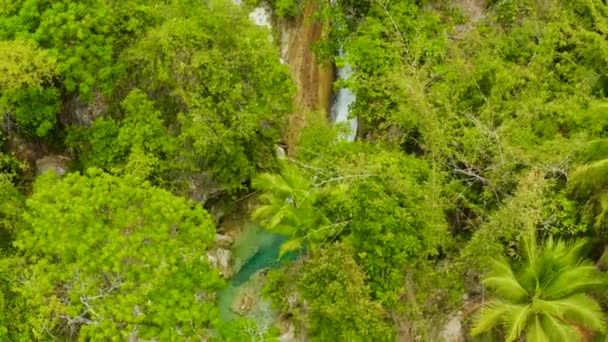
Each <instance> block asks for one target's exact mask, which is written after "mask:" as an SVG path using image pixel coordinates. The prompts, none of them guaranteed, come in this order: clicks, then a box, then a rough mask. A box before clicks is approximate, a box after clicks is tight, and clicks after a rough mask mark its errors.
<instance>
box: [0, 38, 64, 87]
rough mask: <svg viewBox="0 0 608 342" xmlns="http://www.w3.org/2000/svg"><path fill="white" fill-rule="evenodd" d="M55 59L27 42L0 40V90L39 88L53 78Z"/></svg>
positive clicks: (45, 51)
mask: <svg viewBox="0 0 608 342" xmlns="http://www.w3.org/2000/svg"><path fill="white" fill-rule="evenodd" d="M56 67H57V59H56V58H55V57H54V56H52V55H51V54H50V53H49V51H47V50H43V49H40V48H38V47H36V45H35V44H34V43H33V42H31V41H27V40H22V39H20V40H0V89H1V90H2V92H3V93H5V94H6V93H10V92H11V91H15V90H18V89H21V88H30V87H32V88H39V87H41V85H42V84H43V83H45V82H49V81H51V79H52V77H53V76H55V71H56Z"/></svg>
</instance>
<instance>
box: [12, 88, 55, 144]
mask: <svg viewBox="0 0 608 342" xmlns="http://www.w3.org/2000/svg"><path fill="white" fill-rule="evenodd" d="M8 101H10V102H11V105H12V107H13V108H14V112H13V115H14V116H15V121H16V122H17V126H18V127H19V129H20V130H22V131H23V132H24V133H26V134H29V135H32V136H37V137H41V138H42V137H46V136H47V135H48V134H49V133H51V131H52V130H53V128H54V127H55V123H56V122H57V114H58V113H59V108H60V106H61V102H60V101H59V91H58V90H57V89H56V88H46V89H37V88H27V89H23V90H19V91H17V92H15V93H14V94H13V95H12V97H11V98H10V99H9V100H8Z"/></svg>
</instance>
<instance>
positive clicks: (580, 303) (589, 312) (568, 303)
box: [535, 294, 605, 332]
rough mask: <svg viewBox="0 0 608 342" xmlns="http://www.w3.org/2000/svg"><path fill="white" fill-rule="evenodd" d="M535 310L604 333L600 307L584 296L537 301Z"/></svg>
mask: <svg viewBox="0 0 608 342" xmlns="http://www.w3.org/2000/svg"><path fill="white" fill-rule="evenodd" d="M535 309H537V310H538V311H540V312H543V313H546V314H548V315H551V316H554V317H556V318H558V319H560V320H561V321H564V322H568V323H570V324H572V323H576V324H578V325H582V326H584V327H586V328H589V329H591V330H593V331H602V332H603V331H605V322H604V319H603V316H604V315H603V313H602V309H601V307H600V305H599V304H598V303H597V302H596V301H595V300H593V299H591V298H590V297H589V296H587V295H584V294H578V295H575V296H571V297H568V298H564V299H559V300H551V301H545V300H539V301H537V302H536V303H535Z"/></svg>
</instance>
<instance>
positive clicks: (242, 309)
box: [230, 287, 256, 315]
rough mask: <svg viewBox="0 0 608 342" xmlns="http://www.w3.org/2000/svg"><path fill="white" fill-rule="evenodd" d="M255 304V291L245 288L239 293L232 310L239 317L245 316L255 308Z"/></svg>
mask: <svg viewBox="0 0 608 342" xmlns="http://www.w3.org/2000/svg"><path fill="white" fill-rule="evenodd" d="M255 304H256V296H255V293H254V291H253V290H251V289H248V288H246V287H245V288H242V289H241V290H240V291H239V294H238V295H237V297H236V299H235V300H234V302H233V303H232V307H231V308H230V309H231V310H232V311H234V312H235V313H237V314H239V315H245V314H247V313H248V312H249V311H251V310H252V309H253V308H254V306H255Z"/></svg>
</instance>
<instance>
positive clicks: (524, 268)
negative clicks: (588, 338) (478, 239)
mask: <svg viewBox="0 0 608 342" xmlns="http://www.w3.org/2000/svg"><path fill="white" fill-rule="evenodd" d="M530 235H531V236H530V237H528V238H526V239H525V242H524V243H525V248H524V249H525V252H524V262H523V263H522V265H520V267H518V268H517V269H516V270H515V271H514V270H513V269H512V268H511V265H510V264H509V262H508V261H507V260H506V259H504V258H503V259H499V260H496V261H495V263H494V267H493V270H492V272H491V273H490V274H489V276H488V277H487V278H486V279H485V280H484V283H485V285H486V286H488V287H489V288H492V289H493V290H494V291H495V294H496V299H493V300H491V301H489V302H488V303H486V304H485V305H484V306H483V307H482V309H481V311H480V313H479V315H478V316H477V319H476V322H475V326H474V328H473V330H472V334H473V335H477V334H480V333H483V332H488V331H490V330H492V329H494V328H496V327H497V326H499V325H500V326H502V327H503V328H504V333H505V337H506V338H505V339H506V341H515V340H518V339H520V338H521V337H524V336H525V339H526V341H528V342H544V341H546V342H562V341H563V342H573V341H581V340H583V337H584V334H585V333H589V332H590V331H599V332H604V331H605V322H604V319H603V313H602V310H601V308H600V306H599V304H598V303H597V302H596V301H595V300H594V299H592V298H591V297H590V296H588V295H587V294H586V292H587V291H589V290H591V289H595V288H598V287H602V286H604V285H605V284H606V282H605V280H604V276H603V274H602V273H601V272H600V271H599V270H598V269H597V268H596V267H595V266H594V265H593V264H592V263H591V262H590V261H589V260H585V259H583V258H581V254H582V252H583V248H584V247H585V245H586V241H585V240H578V241H575V242H573V243H567V242H564V241H556V240H554V239H553V238H552V237H550V238H549V239H548V240H547V241H546V243H545V245H544V247H543V248H541V249H538V248H537V246H536V238H535V237H534V236H533V234H530Z"/></svg>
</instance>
